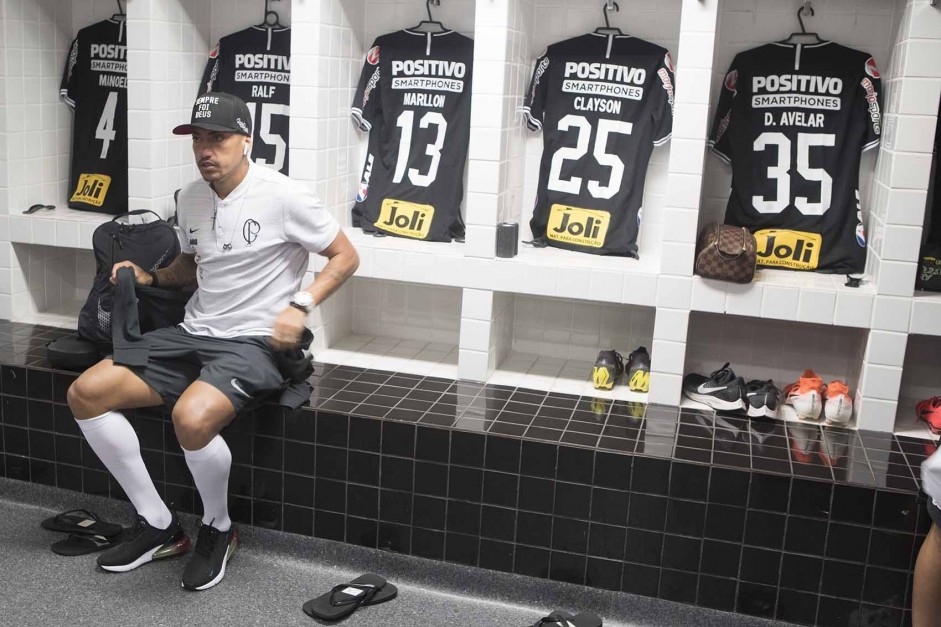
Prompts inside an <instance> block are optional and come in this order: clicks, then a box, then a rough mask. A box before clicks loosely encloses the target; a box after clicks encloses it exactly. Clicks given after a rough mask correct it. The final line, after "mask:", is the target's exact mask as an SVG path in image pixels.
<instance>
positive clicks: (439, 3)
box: [425, 0, 441, 22]
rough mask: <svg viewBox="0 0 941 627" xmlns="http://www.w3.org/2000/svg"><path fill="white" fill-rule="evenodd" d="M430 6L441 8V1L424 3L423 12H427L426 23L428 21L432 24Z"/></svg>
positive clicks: (430, 0)
mask: <svg viewBox="0 0 941 627" xmlns="http://www.w3.org/2000/svg"><path fill="white" fill-rule="evenodd" d="M431 5H435V6H436V7H440V6H441V0H427V2H425V10H426V11H428V21H429V22H434V21H435V19H434V18H433V17H431Z"/></svg>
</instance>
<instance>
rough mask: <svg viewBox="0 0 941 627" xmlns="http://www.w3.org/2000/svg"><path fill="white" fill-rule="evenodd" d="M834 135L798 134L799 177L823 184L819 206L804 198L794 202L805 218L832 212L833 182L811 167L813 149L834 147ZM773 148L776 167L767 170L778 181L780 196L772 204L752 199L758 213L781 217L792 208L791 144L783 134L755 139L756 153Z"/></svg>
mask: <svg viewBox="0 0 941 627" xmlns="http://www.w3.org/2000/svg"><path fill="white" fill-rule="evenodd" d="M835 143H836V136H835V135H833V133H798V135H797V173H798V174H800V175H801V176H802V177H803V178H804V180H805V181H819V182H820V202H810V200H808V199H807V198H806V197H805V196H797V197H796V198H794V201H793V204H794V206H795V207H797V210H798V211H800V212H801V213H802V214H804V215H805V216H820V215H823V214H824V213H826V211H827V209H829V208H830V202H831V200H832V197H833V179H832V178H831V177H830V175H829V174H827V171H826V170H824V169H823V168H812V167H810V148H811V147H812V146H833V145H834V144H835ZM771 146H775V147H776V148H777V153H778V154H777V163H776V164H775V165H772V166H769V167H768V178H769V179H774V180H775V181H777V188H778V189H777V194H776V195H775V197H774V198H773V199H771V200H768V199H766V198H765V197H764V196H752V201H751V202H752V205H753V206H754V207H755V211H757V212H759V213H781V212H782V211H784V210H785V209H787V207H788V206H789V205H790V204H791V175H790V171H791V140H790V139H788V138H787V136H786V135H785V134H784V133H772V132H767V133H762V134H761V135H759V136H758V137H757V138H756V139H755V144H754V149H755V152H761V151H763V150H765V149H767V148H769V147H771Z"/></svg>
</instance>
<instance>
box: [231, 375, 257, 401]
mask: <svg viewBox="0 0 941 627" xmlns="http://www.w3.org/2000/svg"><path fill="white" fill-rule="evenodd" d="M229 383H231V384H232V387H234V388H235V391H236V392H238V393H239V394H241V395H242V396H244V397H245V398H251V397H252V395H251V394H249V393H248V392H246V391H245V390H243V389H242V385H241V384H240V383H239V380H238V379H232V380H231V381H229Z"/></svg>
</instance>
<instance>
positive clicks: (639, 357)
mask: <svg viewBox="0 0 941 627" xmlns="http://www.w3.org/2000/svg"><path fill="white" fill-rule="evenodd" d="M627 386H628V387H629V388H630V389H631V391H632V392H647V391H649V390H650V353H648V352H647V349H646V348H644V347H643V346H641V347H639V348H638V349H637V350H635V351H634V352H633V353H631V354H630V355H628V356H627Z"/></svg>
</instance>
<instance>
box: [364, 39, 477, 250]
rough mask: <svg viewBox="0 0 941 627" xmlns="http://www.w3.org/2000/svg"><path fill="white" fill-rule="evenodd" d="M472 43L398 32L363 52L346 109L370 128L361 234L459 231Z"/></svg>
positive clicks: (448, 234) (443, 236) (446, 236)
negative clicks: (357, 84)
mask: <svg viewBox="0 0 941 627" xmlns="http://www.w3.org/2000/svg"><path fill="white" fill-rule="evenodd" d="M473 60H474V42H473V40H472V39H470V38H468V37H465V36H464V35H461V34H459V33H455V32H454V31H444V32H441V33H421V32H417V31H411V30H401V31H398V32H395V33H390V34H388V35H383V36H381V37H379V38H377V39H376V41H375V42H374V43H373V46H372V48H371V49H370V50H369V52H368V53H367V55H366V61H365V63H364V64H363V72H362V75H361V76H360V80H359V86H358V87H357V89H356V95H355V96H354V97H353V106H352V108H351V115H352V117H353V121H354V122H355V123H356V125H357V126H358V127H359V128H360V129H361V130H363V131H368V132H369V151H368V155H367V157H366V162H365V164H364V167H363V177H362V180H361V183H360V187H359V193H358V194H357V202H356V204H355V205H354V207H353V222H354V224H358V225H359V226H361V227H362V228H363V230H364V231H366V232H376V231H380V232H383V233H388V234H391V235H398V236H402V237H411V238H415V239H423V240H430V241H450V240H451V239H452V237H457V238H462V237H463V236H464V222H463V220H462V219H461V201H462V200H463V198H464V164H465V162H466V161H467V146H468V144H469V142H470V110H471V106H470V105H471V78H472V68H473Z"/></svg>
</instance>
